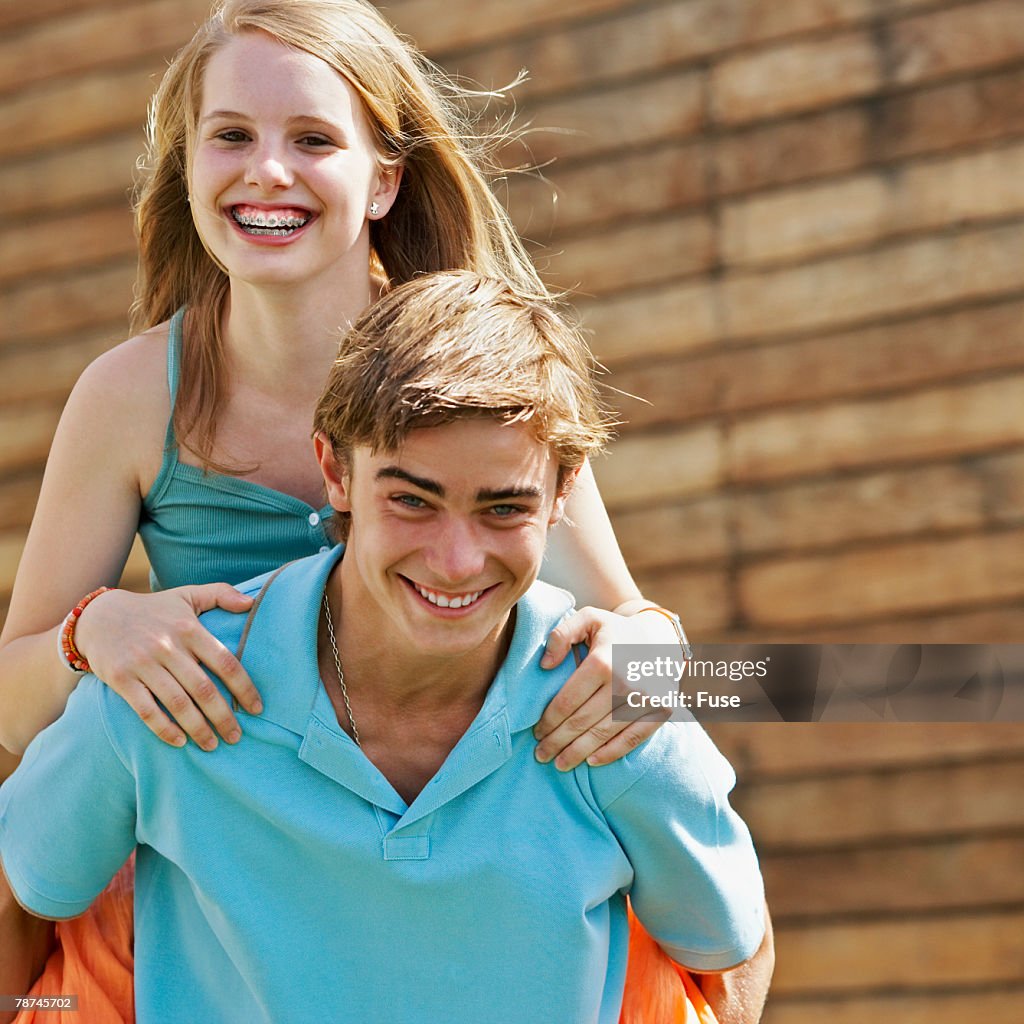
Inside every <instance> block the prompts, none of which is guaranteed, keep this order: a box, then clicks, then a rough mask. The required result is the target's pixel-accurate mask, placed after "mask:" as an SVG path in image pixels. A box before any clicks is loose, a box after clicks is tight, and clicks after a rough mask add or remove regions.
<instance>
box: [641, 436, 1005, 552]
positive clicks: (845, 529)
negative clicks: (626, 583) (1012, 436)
mask: <svg viewBox="0 0 1024 1024" xmlns="http://www.w3.org/2000/svg"><path fill="white" fill-rule="evenodd" d="M1022 490H1024V450H1017V451H1011V452H1007V453H1000V454H998V455H990V456H980V457H978V458H976V459H971V460H969V461H965V462H961V461H958V462H956V463H951V464H947V465H938V466H926V467H921V468H909V469H900V470H896V471H886V472H882V473H871V474H867V475H863V476H856V477H844V478H840V479H828V480H813V481H809V482H806V483H800V484H796V485H791V486H787V487H781V488H777V489H771V490H756V491H752V492H748V493H744V494H738V495H736V497H735V499H734V500H733V501H732V502H731V503H730V505H729V509H728V512H729V513H730V514H729V524H730V526H731V527H732V529H733V531H734V535H735V537H736V549H737V550H738V551H740V552H743V553H746V554H765V553H768V552H781V551H785V552H790V553H792V552H796V551H800V550H802V549H804V550H806V549H808V548H818V549H821V548H825V547H828V546H830V545H841V544H849V543H851V542H862V541H869V540H878V541H884V540H886V539H894V538H898V537H901V536H903V537H906V536H909V535H914V534H931V535H934V534H936V533H938V532H941V531H966V530H971V529H982V528H984V527H985V526H988V525H991V524H1019V523H1024V502H1022V501H1021V491H1022ZM645 526H648V527H653V523H651V524H648V523H646V522H643V521H641V522H640V523H638V524H637V529H638V530H640V531H641V532H642V531H643V529H644V527H645ZM649 536H650V537H651V539H652V541H654V542H655V543H656V541H657V540H658V539H660V538H661V536H662V534H661V532H660V531H657V530H655V529H653V528H652V529H651V533H650V534H649Z"/></svg>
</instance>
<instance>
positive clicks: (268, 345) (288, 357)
mask: <svg viewBox="0 0 1024 1024" xmlns="http://www.w3.org/2000/svg"><path fill="white" fill-rule="evenodd" d="M376 293H377V290H376V288H375V286H374V283H373V282H372V281H371V278H370V275H369V273H368V272H367V274H366V276H365V277H364V278H362V279H361V280H359V281H354V282H351V283H348V282H341V283H339V284H338V285H337V286H336V287H332V288H330V289H325V288H323V287H320V288H317V289H314V288H296V287H293V286H290V287H287V288H284V287H282V288H277V289H274V288H266V287H253V286H251V285H247V284H245V283H244V282H237V281H232V283H231V290H230V293H229V296H228V301H227V304H226V307H225V311H224V321H223V325H222V326H223V330H224V344H225V348H226V354H227V357H228V359H229V361H230V366H231V370H230V373H231V376H232V378H233V379H234V380H236V381H237V382H239V383H244V384H248V385H250V386H252V387H255V388H257V389H258V390H262V391H267V392H275V393H280V392H281V391H282V389H287V390H288V391H291V392H295V393H306V392H309V393H310V394H312V395H313V396H314V397H315V396H317V395H319V393H320V390H321V388H322V387H323V383H324V381H325V380H326V379H327V373H328V370H329V369H330V366H331V363H332V362H333V361H334V359H335V357H336V356H337V352H338V344H339V342H340V341H341V338H342V336H343V335H344V333H345V331H346V330H348V328H349V327H350V326H351V324H352V323H353V322H354V321H355V320H356V319H357V318H358V317H359V315H360V314H361V313H362V312H363V310H364V309H366V307H367V306H368V305H369V304H370V302H371V301H372V300H373V299H374V298H375V297H376Z"/></svg>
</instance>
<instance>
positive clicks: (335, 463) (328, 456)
mask: <svg viewBox="0 0 1024 1024" xmlns="http://www.w3.org/2000/svg"><path fill="white" fill-rule="evenodd" d="M313 448H314V449H315V451H316V460H317V462H319V463H320V472H321V473H322V474H323V477H324V488H325V489H326V491H327V501H328V503H329V504H330V506H331V508H333V509H334V510H335V511H337V512H351V511H352V507H351V504H350V502H349V495H348V492H349V480H350V476H351V475H350V473H349V470H348V465H347V464H346V462H345V460H344V459H340V458H338V456H337V455H335V453H334V448H333V447H332V445H331V442H330V441H329V440H328V439H327V435H326V434H325V433H324V432H323V431H322V430H318V431H317V432H316V433H315V434H314V435H313Z"/></svg>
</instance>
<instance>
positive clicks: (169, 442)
mask: <svg viewBox="0 0 1024 1024" xmlns="http://www.w3.org/2000/svg"><path fill="white" fill-rule="evenodd" d="M184 320H185V307H184V306H182V308H181V309H179V310H178V312H177V313H175V314H174V316H172V317H171V322H170V325H169V328H168V331H167V393H168V395H169V396H170V399H171V413H170V415H169V416H168V417H167V430H166V432H165V434H164V457H165V458H166V457H167V455H168V453H173V452H176V451H177V448H178V439H177V437H176V436H175V433H174V406H175V403H176V402H177V400H178V383H179V381H180V379H181V347H182V342H181V337H182V325H183V323H184Z"/></svg>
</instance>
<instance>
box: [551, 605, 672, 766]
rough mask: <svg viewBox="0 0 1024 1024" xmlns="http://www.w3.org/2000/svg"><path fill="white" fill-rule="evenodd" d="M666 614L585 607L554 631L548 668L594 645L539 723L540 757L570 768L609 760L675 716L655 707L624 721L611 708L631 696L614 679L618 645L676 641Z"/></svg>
mask: <svg viewBox="0 0 1024 1024" xmlns="http://www.w3.org/2000/svg"><path fill="white" fill-rule="evenodd" d="M651 619H661V616H654V615H644V616H643V617H642V618H641V617H640V616H637V615H633V616H625V615H616V614H615V613H614V612H607V611H603V610H602V609H600V608H581V609H580V610H579V611H578V612H576V613H575V614H574V615H572V616H570V617H569V618H568V619H566V620H565V621H564V622H563V623H561V624H560V625H559V626H557V627H556V628H555V629H553V630H552V631H551V635H550V636H549V637H548V643H547V650H546V651H545V652H544V657H543V658H542V659H541V666H542V667H543V668H554V667H555V666H556V665H560V664H561V663H562V661H563V660H564V659H565V656H566V655H567V654H568V653H569V651H570V650H571V649H572V647H573V646H574V645H575V644H580V643H585V644H586V645H587V647H588V648H589V650H588V653H587V656H586V658H584V659H583V662H582V663H581V664H580V665H579V667H578V668H577V669H576V671H575V672H574V673H573V674H572V675H571V676H570V677H569V679H568V681H567V682H566V684H565V686H563V687H562V689H561V690H560V691H559V692H558V693H557V694H556V695H555V697H554V699H553V700H552V701H551V703H550V704H548V706H547V708H546V709H545V710H544V714H543V715H542V716H541V719H540V721H539V722H538V723H537V724H536V726H534V729H533V735H534V736H535V737H536V738H537V739H538V740H539V741H540V742H539V743H538V745H537V750H536V757H537V760H538V761H542V762H547V761H550V760H551V759H552V758H554V761H555V767H556V768H558V769H559V770H560V771H570V770H571V769H573V768H575V767H576V766H577V765H579V764H582V763H583V761H584V760H586V762H587V764H590V765H594V766H597V765H602V764H608V763H609V762H611V761H617V760H618V759H619V758H620V757H623V756H625V755H626V754H628V753H629V752H630V751H631V750H633V749H634V748H635V747H637V746H639V745H640V744H641V743H643V742H644V740H646V739H649V738H650V737H651V736H652V735H653V734H654V733H655V732H656V731H657V729H658V727H659V726H660V725H661V723H662V722H664V721H665V720H666V719H667V718H668V717H669V716H670V714H671V711H669V710H658V711H652V712H650V713H648V714H647V715H644V717H643V718H642V719H641V720H639V721H622V722H618V721H615V720H614V719H613V718H612V714H611V709H612V708H613V707H614V706H615V705H616V704H617V703H621V702H622V701H623V700H624V699H625V692H626V688H625V684H621V685H616V684H615V680H614V679H613V677H612V645H613V644H649V643H674V642H675V637H674V633H672V634H671V638H669V637H668V636H667V635H666V633H665V627H666V626H668V625H669V624H668V623H667V621H664V620H663V621H662V623H661V624H660V625H659V624H658V623H657V622H651V621H649V620H651Z"/></svg>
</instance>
